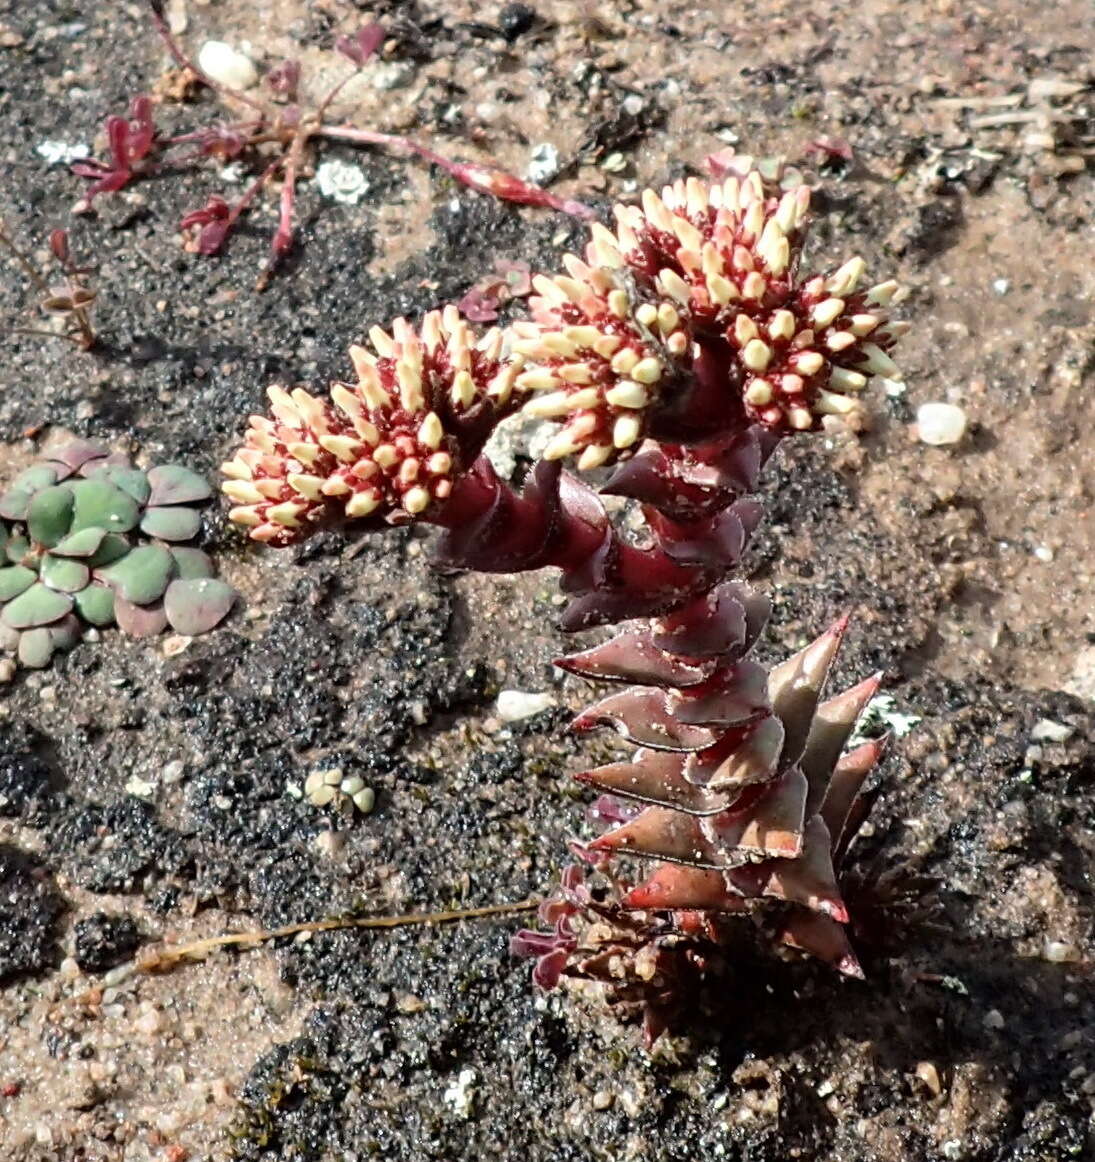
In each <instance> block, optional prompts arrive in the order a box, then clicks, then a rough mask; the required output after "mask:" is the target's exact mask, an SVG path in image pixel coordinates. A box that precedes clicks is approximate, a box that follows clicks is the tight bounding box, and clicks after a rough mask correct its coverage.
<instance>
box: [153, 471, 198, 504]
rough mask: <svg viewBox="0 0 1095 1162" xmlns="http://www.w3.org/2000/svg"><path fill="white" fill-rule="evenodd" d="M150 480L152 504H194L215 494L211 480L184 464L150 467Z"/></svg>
mask: <svg viewBox="0 0 1095 1162" xmlns="http://www.w3.org/2000/svg"><path fill="white" fill-rule="evenodd" d="M148 482H149V484H151V485H152V495H151V496H150V497H149V498H148V503H149V504H152V505H157V504H193V503H195V502H197V501H199V500H208V499H209V498H210V497H211V496H212V495H213V488H212V486H211V485H210V483H209V481H208V480H206V479H205V477H204V476H199V475H198V474H197V472H192V471H191V470H190V469H189V468H185V467H184V466H183V465H182V464H161V465H159V466H158V467H156V468H150V469H149V470H148Z"/></svg>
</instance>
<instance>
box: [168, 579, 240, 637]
mask: <svg viewBox="0 0 1095 1162" xmlns="http://www.w3.org/2000/svg"><path fill="white" fill-rule="evenodd" d="M235 600H236V591H235V590H234V589H233V588H232V586H231V585H226V584H225V583H224V582H223V581H218V580H217V579H216V578H213V577H197V578H193V579H191V580H188V581H181V580H180V581H172V582H171V584H170V585H169V586H168V587H167V593H166V594H165V595H164V609H165V610H166V612H167V619H168V621H170V623H171V627H172V629H174V630H175V631H176V632H177V633H181V634H185V635H186V636H187V637H196V636H197V635H198V634H201V633H207V632H208V631H209V630H211V629H212V628H213V627H214V626H216V625H218V624H219V623H220V622H221V621H223V620H224V618H225V617H226V616H227V615H228V611H229V610H230V609H231V608H232V605H233V603H234V602H235Z"/></svg>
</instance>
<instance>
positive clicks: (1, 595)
mask: <svg viewBox="0 0 1095 1162" xmlns="http://www.w3.org/2000/svg"><path fill="white" fill-rule="evenodd" d="M37 580H38V578H37V576H35V573H34V570H33V569H28V568H27V567H26V566H25V565H9V566H8V567H7V568H5V569H0V601H10V600H11V599H12V598H13V597H18V596H19V594H20V593H23V592H25V591H26V590H27V589H29V588H30V587H31V586H32V585H33V584H34V582H35V581H37Z"/></svg>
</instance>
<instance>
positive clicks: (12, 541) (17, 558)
mask: <svg viewBox="0 0 1095 1162" xmlns="http://www.w3.org/2000/svg"><path fill="white" fill-rule="evenodd" d="M29 552H30V541H28V540H27V538H26V537H24V536H14V537H8V543H7V544H6V545H5V546H4V553H5V554H6V555H7V558H8V560H9V561H11V562H12V563H13V564H16V565H18V564H20V563H21V562H22V561H23V558H24V557H26V555H27V554H28V553H29Z"/></svg>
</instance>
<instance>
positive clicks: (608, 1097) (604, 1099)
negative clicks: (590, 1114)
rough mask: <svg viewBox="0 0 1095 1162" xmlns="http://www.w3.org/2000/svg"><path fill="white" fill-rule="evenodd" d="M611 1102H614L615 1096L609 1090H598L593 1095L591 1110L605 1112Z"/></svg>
mask: <svg viewBox="0 0 1095 1162" xmlns="http://www.w3.org/2000/svg"><path fill="white" fill-rule="evenodd" d="M613 1101H615V1096H614V1095H613V1094H612V1092H611V1091H610V1090H607V1089H599V1090H597V1092H596V1093H595V1094H594V1095H593V1108H594V1109H595V1110H607V1109H608V1107H609V1106H611V1105H612V1103H613Z"/></svg>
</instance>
